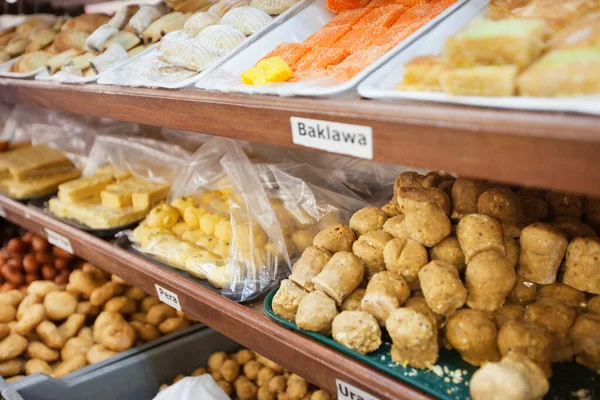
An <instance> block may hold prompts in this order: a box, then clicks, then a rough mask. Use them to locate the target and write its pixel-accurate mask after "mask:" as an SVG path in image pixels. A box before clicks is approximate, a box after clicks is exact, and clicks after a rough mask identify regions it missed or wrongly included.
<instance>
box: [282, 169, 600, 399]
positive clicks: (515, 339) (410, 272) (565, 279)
mask: <svg viewBox="0 0 600 400" xmlns="http://www.w3.org/2000/svg"><path fill="white" fill-rule="evenodd" d="M598 233H600V199H595V198H581V197H579V196H576V195H571V194H566V193H560V192H557V191H548V192H544V191H540V190H533V189H516V190H515V189H513V188H511V187H507V186H506V185H501V184H497V183H492V182H481V181H473V180H468V179H462V178H458V179H455V178H454V177H452V176H449V175H439V174H437V173H430V174H428V175H427V176H424V175H420V174H417V173H414V172H405V173H403V174H401V175H400V177H399V178H398V179H397V181H396V184H395V186H394V197H393V198H392V200H391V202H390V203H389V204H387V205H385V206H383V207H382V208H376V207H366V208H364V209H362V210H359V211H357V212H356V213H355V214H354V215H353V216H352V218H351V219H350V221H349V226H346V225H341V224H339V225H334V226H330V227H328V228H326V229H324V230H323V231H321V232H320V233H318V234H317V235H316V236H315V238H314V241H313V245H312V246H310V247H308V248H307V249H306V250H305V251H304V253H303V254H302V256H301V257H300V258H299V259H298V261H297V262H296V263H295V264H294V266H293V269H292V274H291V275H290V277H289V279H286V280H284V281H282V282H281V286H280V288H279V290H278V291H277V294H276V295H275V296H274V298H273V310H274V312H275V313H276V314H277V315H279V316H281V317H282V318H285V319H287V320H289V321H293V322H295V323H296V325H297V326H298V327H299V328H301V329H304V330H308V331H313V332H318V333H321V334H323V335H327V336H329V335H331V336H332V337H333V338H334V339H335V340H336V341H337V342H339V343H340V344H342V345H344V346H346V347H348V348H350V349H353V350H355V351H357V352H359V353H363V354H365V353H370V352H373V351H375V350H377V349H378V348H379V347H380V346H381V344H382V331H383V329H385V330H387V332H388V334H389V336H390V338H391V341H392V347H391V350H390V355H391V359H392V360H393V361H394V362H396V363H398V364H402V365H405V366H406V365H410V366H411V367H414V368H431V367H433V366H434V365H435V363H436V362H437V360H438V355H439V349H440V347H441V346H444V347H447V348H450V349H455V350H457V351H458V352H459V353H460V355H461V357H462V358H463V360H465V361H466V362H468V363H470V364H472V365H475V366H483V365H486V364H489V365H493V366H492V367H489V368H488V369H487V371H489V370H490V368H496V369H502V370H503V371H505V372H506V375H507V376H508V375H509V374H510V373H511V371H515V370H516V371H522V374H521V373H520V374H521V375H520V376H518V377H517V378H518V379H526V377H525V375H527V374H525V372H523V371H525V370H529V371H530V370H531V369H539V371H536V373H535V374H533V375H532V376H531V377H530V378H531V379H529V381H530V382H531V384H530V385H529V388H528V389H527V388H526V390H523V393H525V395H524V396H525V397H523V398H526V399H529V398H530V397H528V396H529V395H527V393H541V394H542V395H543V394H544V388H546V390H547V387H548V386H547V384H544V383H543V382H542V383H540V380H539V379H538V378H539V377H540V376H542V377H543V378H544V379H543V380H544V381H545V382H546V383H547V381H546V380H545V378H546V377H550V376H552V368H551V364H552V363H558V362H566V361H572V360H574V361H575V362H577V363H579V364H582V365H584V366H586V367H589V368H591V369H593V370H600V346H599V344H600V296H598V295H599V294H600V268H598V265H599V264H598V257H600V239H599V238H598V237H597V234H598ZM594 295H595V296H594ZM513 354H520V355H523V356H525V357H526V358H528V359H529V360H530V361H531V362H527V361H525V360H524V359H523V358H522V357H521V358H520V357H514V356H513V357H511V358H510V359H506V357H507V356H511V355H513ZM501 360H502V362H501V364H497V365H496V364H494V363H496V362H500V361H501ZM507 371H508V372H507ZM530 372H531V371H530ZM490 375H493V373H491V374H490V373H488V372H486V371H484V373H481V374H479V375H477V376H479V377H486V376H487V377H489V376H490ZM513 375H514V374H513ZM479 379H483V378H479ZM488 382H489V380H488ZM513 383H514V382H513ZM503 384H504V385H507V386H510V384H509V383H508V381H504V382H503ZM477 387H478V388H479V389H480V390H479V391H477V394H473V391H472V395H473V397H474V398H475V399H476V400H477V399H483V398H486V397H485V393H486V392H485V391H484V390H483V389H485V388H487V389H489V392H487V394H488V395H489V396H490V397H492V395H491V394H490V393H495V392H494V389H493V386H490V385H478V386H477ZM514 387H517V386H516V384H515V385H514ZM534 387H536V388H538V389H536V390H534ZM521 388H522V386H521ZM490 397H487V398H490ZM540 397H541V396H540ZM536 398H537V397H536Z"/></svg>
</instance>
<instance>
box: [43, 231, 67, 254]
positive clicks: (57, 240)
mask: <svg viewBox="0 0 600 400" xmlns="http://www.w3.org/2000/svg"><path fill="white" fill-rule="evenodd" d="M44 230H45V231H46V234H47V235H48V243H50V244H51V245H54V246H56V247H59V248H61V249H63V250H64V251H67V252H69V253H71V254H73V247H72V246H71V241H70V240H69V238H66V237H64V236H63V235H60V234H58V233H56V232H54V231H53V230H51V229H48V228H44Z"/></svg>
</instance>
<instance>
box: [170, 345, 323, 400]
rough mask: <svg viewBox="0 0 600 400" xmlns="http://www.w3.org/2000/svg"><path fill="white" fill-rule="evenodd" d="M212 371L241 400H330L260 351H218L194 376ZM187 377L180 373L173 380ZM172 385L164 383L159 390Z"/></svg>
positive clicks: (223, 386) (224, 388) (193, 373)
mask: <svg viewBox="0 0 600 400" xmlns="http://www.w3.org/2000/svg"><path fill="white" fill-rule="evenodd" d="M204 374H210V375H211V376H212V377H213V379H214V380H215V381H216V382H217V383H218V384H219V386H220V387H221V389H223V391H224V392H225V393H227V395H228V396H231V395H233V394H235V395H236V396H237V398H238V399H239V400H330V399H331V396H330V395H329V394H328V393H327V392H325V391H323V390H320V389H318V388H316V387H314V386H313V385H311V384H310V383H308V382H307V381H306V380H304V379H303V378H301V377H299V376H298V375H296V374H292V373H290V372H289V371H286V370H284V369H283V367H281V366H280V365H277V364H276V363H274V362H273V361H271V360H269V359H268V358H266V357H263V356H261V355H260V354H258V353H256V352H253V351H250V350H248V349H242V350H240V351H238V352H237V353H233V354H229V355H227V354H226V353H224V352H222V351H219V352H216V353H213V354H211V356H210V357H209V358H208V366H207V367H201V368H198V369H196V370H195V371H194V372H192V375H191V376H199V375H204ZM183 378H185V376H184V375H177V376H176V377H175V379H174V380H173V383H176V382H178V381H179V380H181V379H183ZM168 386H169V385H167V384H163V385H162V386H161V387H160V390H163V389H165V388H167V387H168Z"/></svg>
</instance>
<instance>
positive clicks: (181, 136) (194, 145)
mask: <svg viewBox="0 0 600 400" xmlns="http://www.w3.org/2000/svg"><path fill="white" fill-rule="evenodd" d="M160 137H161V139H162V140H164V141H165V142H169V143H176V144H178V145H179V146H181V147H183V148H184V149H186V150H188V151H191V152H195V151H196V150H198V149H199V148H200V146H202V145H203V144H204V143H206V142H208V141H209V140H210V139H212V138H213V136H212V135H207V134H205V133H197V132H190V131H183V130H179V129H170V128H161V130H160Z"/></svg>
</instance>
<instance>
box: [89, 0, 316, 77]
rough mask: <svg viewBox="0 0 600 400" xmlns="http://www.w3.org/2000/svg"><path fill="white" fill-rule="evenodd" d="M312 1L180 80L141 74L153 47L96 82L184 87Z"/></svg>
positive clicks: (154, 53) (303, 0) (298, 5)
mask: <svg viewBox="0 0 600 400" xmlns="http://www.w3.org/2000/svg"><path fill="white" fill-rule="evenodd" d="M313 1H315V0H301V1H299V2H298V3H296V4H295V5H294V6H292V7H290V8H289V9H288V10H286V11H285V12H283V13H282V14H280V15H278V16H276V17H275V18H273V21H271V23H269V24H268V25H267V26H265V27H263V28H262V29H261V30H259V31H258V32H256V33H255V34H253V35H251V36H249V37H248V38H247V39H246V40H244V41H243V42H242V43H240V44H239V45H238V46H237V47H236V48H234V49H233V50H231V51H230V52H229V53H227V54H226V55H225V56H223V57H221V58H218V59H216V60H215V61H213V62H212V63H211V64H210V65H208V66H207V67H206V68H205V69H204V70H202V71H198V72H197V73H193V72H194V71H192V70H189V71H190V74H191V76H189V77H187V78H185V79H182V80H180V81H174V82H170V81H168V79H164V80H160V79H156V80H151V79H149V78H148V77H147V76H143V74H144V71H143V70H142V69H143V68H142V67H140V66H139V64H143V63H144V62H146V61H144V60H145V59H147V60H148V61H151V59H156V57H158V55H159V54H160V51H159V50H158V49H157V48H154V49H152V51H150V52H148V53H144V55H143V57H140V58H138V59H131V60H129V61H127V62H126V63H125V64H123V65H122V66H121V67H120V68H118V69H116V70H114V71H112V72H111V73H107V74H106V75H104V76H103V77H101V78H99V79H98V83H99V84H104V85H119V86H134V87H137V86H144V87H153V88H165V89H180V88H184V87H186V86H190V85H192V84H193V83H194V82H196V81H197V80H198V79H200V78H202V77H203V76H205V75H206V74H209V73H210V72H211V71H213V70H215V69H216V68H218V67H219V66H220V65H222V64H223V63H224V62H226V61H227V60H229V59H230V58H232V57H233V56H235V55H236V54H237V53H239V52H240V51H243V50H244V49H246V48H247V47H249V46H250V45H251V44H252V43H254V42H256V41H257V40H259V39H260V38H261V37H263V36H265V35H266V34H268V33H269V32H271V31H272V30H274V29H275V28H277V27H279V26H281V25H282V24H284V23H285V22H286V21H287V20H288V19H290V18H292V17H293V16H294V15H296V14H297V13H298V12H300V11H301V10H302V9H304V8H305V7H307V6H308V5H309V4H311V3H312V2H313ZM127 71H129V73H134V75H135V78H133V79H128V78H124V74H126V73H127ZM166 77H167V78H168V74H166ZM135 79H137V80H135Z"/></svg>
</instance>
